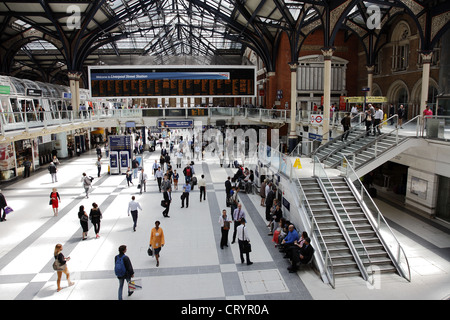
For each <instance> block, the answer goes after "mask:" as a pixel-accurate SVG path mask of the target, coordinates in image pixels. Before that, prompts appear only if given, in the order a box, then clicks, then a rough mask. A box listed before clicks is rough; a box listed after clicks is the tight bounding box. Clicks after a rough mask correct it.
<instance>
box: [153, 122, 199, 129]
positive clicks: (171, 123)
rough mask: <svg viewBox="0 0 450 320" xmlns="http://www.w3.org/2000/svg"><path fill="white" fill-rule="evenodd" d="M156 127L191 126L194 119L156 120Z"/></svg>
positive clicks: (177, 127) (175, 127)
mask: <svg viewBox="0 0 450 320" xmlns="http://www.w3.org/2000/svg"><path fill="white" fill-rule="evenodd" d="M158 127H159V128H168V129H183V128H193V127H194V120H158Z"/></svg>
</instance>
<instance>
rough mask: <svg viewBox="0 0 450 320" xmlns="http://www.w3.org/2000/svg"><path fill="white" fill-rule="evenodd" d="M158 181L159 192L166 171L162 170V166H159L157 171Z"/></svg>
mask: <svg viewBox="0 0 450 320" xmlns="http://www.w3.org/2000/svg"><path fill="white" fill-rule="evenodd" d="M155 177H156V181H157V182H158V189H159V192H161V182H162V179H163V177H164V172H163V171H162V170H161V167H159V168H158V169H157V170H156V172H155Z"/></svg>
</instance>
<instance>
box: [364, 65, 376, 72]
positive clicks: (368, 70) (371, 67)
mask: <svg viewBox="0 0 450 320" xmlns="http://www.w3.org/2000/svg"><path fill="white" fill-rule="evenodd" d="M366 69H367V73H368V74H373V72H374V71H375V66H374V65H371V66H366Z"/></svg>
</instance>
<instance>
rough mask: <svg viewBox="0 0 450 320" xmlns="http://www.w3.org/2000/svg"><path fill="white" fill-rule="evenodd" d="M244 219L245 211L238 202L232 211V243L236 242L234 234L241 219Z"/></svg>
mask: <svg viewBox="0 0 450 320" xmlns="http://www.w3.org/2000/svg"><path fill="white" fill-rule="evenodd" d="M242 220H245V211H244V210H243V209H242V204H240V203H239V204H238V205H237V208H236V209H235V210H234V212H233V223H234V231H233V241H232V242H231V243H232V244H233V243H235V242H236V234H237V228H238V227H239V225H240V224H241V221H242Z"/></svg>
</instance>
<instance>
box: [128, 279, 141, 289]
mask: <svg viewBox="0 0 450 320" xmlns="http://www.w3.org/2000/svg"><path fill="white" fill-rule="evenodd" d="M141 289H142V279H133V280H131V281H130V282H128V291H131V292H132V291H136V290H141Z"/></svg>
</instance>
